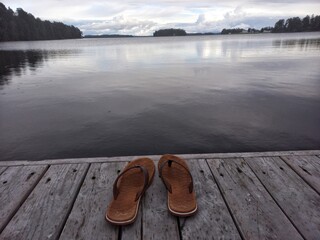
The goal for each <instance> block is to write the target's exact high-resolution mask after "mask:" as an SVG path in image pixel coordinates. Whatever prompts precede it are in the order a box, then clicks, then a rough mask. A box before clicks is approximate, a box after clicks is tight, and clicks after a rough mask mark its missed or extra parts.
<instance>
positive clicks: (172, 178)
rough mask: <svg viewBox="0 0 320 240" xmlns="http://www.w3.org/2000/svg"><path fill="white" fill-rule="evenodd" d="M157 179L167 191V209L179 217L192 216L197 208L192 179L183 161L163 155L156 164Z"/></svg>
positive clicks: (172, 156)
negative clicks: (158, 178)
mask: <svg viewBox="0 0 320 240" xmlns="http://www.w3.org/2000/svg"><path fill="white" fill-rule="evenodd" d="M158 170H159V177H160V178H161V179H162V181H163V183H164V185H165V187H166V189H167V190H168V209H169V211H170V212H171V213H172V214H173V215H175V216H179V217H187V216H191V215H193V214H194V213H195V212H196V211H197V209H198V207H197V201H196V195H195V192H194V189H193V179H192V175H191V173H190V171H189V168H188V165H187V163H186V161H185V160H183V159H181V158H179V157H177V156H174V155H169V154H166V155H163V156H162V157H161V158H160V161H159V163H158Z"/></svg>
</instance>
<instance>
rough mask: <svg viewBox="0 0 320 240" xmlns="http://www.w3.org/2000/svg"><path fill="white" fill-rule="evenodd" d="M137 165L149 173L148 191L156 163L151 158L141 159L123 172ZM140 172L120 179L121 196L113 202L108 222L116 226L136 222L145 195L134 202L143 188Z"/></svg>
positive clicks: (135, 170) (107, 216)
mask: <svg viewBox="0 0 320 240" xmlns="http://www.w3.org/2000/svg"><path fill="white" fill-rule="evenodd" d="M136 165H139V166H143V167H145V168H146V169H147V171H148V173H149V181H148V185H147V189H148V188H149V187H150V185H151V183H152V181H153V178H154V175H155V166H154V163H153V161H152V160H151V159H149V158H139V159H136V160H134V161H131V162H129V163H128V164H127V165H126V167H125V168H124V169H123V172H124V171H125V170H126V169H128V168H130V167H133V166H136ZM140 171H141V170H139V169H134V170H130V171H128V172H127V173H125V174H124V175H123V176H121V177H120V178H119V182H118V186H119V187H118V188H119V195H118V196H117V199H116V200H115V199H113V200H112V201H111V203H110V204H109V206H108V209H107V212H106V215H105V218H106V220H107V221H108V222H110V223H112V224H115V225H128V224H131V223H133V222H134V221H135V220H136V218H137V215H138V211H139V207H140V200H141V198H142V197H143V195H141V196H140V197H139V198H138V199H137V200H136V201H135V200H134V199H135V197H136V194H137V193H138V192H139V191H141V187H142V186H143V177H142V176H141V175H140V176H139V172H140Z"/></svg>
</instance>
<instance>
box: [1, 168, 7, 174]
mask: <svg viewBox="0 0 320 240" xmlns="http://www.w3.org/2000/svg"><path fill="white" fill-rule="evenodd" d="M7 168H8V167H0V175H1V174H2V173H3V172H4V171H5V170H6V169H7Z"/></svg>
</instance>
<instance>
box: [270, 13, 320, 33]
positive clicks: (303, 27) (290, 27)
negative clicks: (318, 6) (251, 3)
mask: <svg viewBox="0 0 320 240" xmlns="http://www.w3.org/2000/svg"><path fill="white" fill-rule="evenodd" d="M315 31H320V15H316V16H314V15H312V16H311V17H310V16H309V15H307V16H305V17H304V18H302V19H301V18H299V17H293V18H288V19H287V20H284V19H280V20H279V21H277V22H276V23H275V25H274V28H273V31H272V32H275V33H283V32H315Z"/></svg>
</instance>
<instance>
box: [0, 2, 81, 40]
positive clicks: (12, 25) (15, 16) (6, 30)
mask: <svg viewBox="0 0 320 240" xmlns="http://www.w3.org/2000/svg"><path fill="white" fill-rule="evenodd" d="M81 37H82V33H81V31H80V29H79V28H76V27H74V26H68V25H65V24H64V23H62V22H50V21H47V20H45V21H43V20H41V19H40V18H35V17H34V16H33V15H32V14H31V13H27V12H25V11H24V10H23V9H22V8H18V9H17V10H16V12H14V11H13V10H12V9H11V8H10V7H9V8H8V9H7V8H6V6H5V5H4V4H2V3H1V2H0V42H1V41H28V40H55V39H71V38H81Z"/></svg>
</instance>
